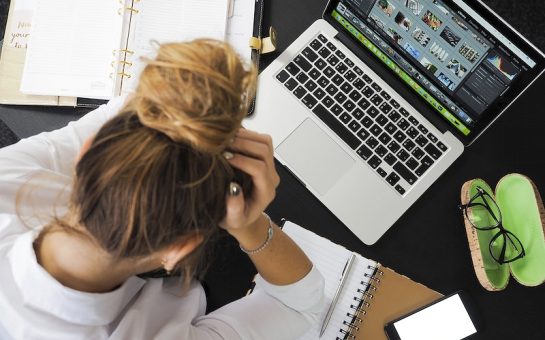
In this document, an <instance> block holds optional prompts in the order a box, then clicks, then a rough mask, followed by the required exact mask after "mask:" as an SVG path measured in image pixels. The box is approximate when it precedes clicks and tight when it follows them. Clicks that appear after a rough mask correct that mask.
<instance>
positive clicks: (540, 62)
mask: <svg viewBox="0 0 545 340" xmlns="http://www.w3.org/2000/svg"><path fill="white" fill-rule="evenodd" d="M544 69H545V55H544V54H543V53H542V52H540V51H539V50H538V49H537V48H536V47H535V46H533V45H532V44H531V43H530V42H528V41H527V40H526V39H525V38H523V37H522V36H521V35H520V34H519V33H517V32H516V31H515V30H514V29H513V28H512V27H511V26H509V25H508V24H507V23H506V22H505V21H504V20H502V19H501V18H500V17H499V16H498V15H497V14H495V13H494V12H493V11H492V10H491V9H490V8H488V7H487V6H486V5H485V4H483V3H482V2H479V1H467V2H466V1H463V0H330V1H329V3H328V5H327V7H326V9H325V11H324V13H323V16H322V18H321V19H319V20H317V21H315V22H314V23H313V24H312V25H311V26H310V27H309V28H308V29H307V30H306V31H305V32H304V33H303V34H301V35H300V36H299V37H298V38H297V39H296V41H295V42H293V43H292V44H291V45H290V46H289V47H288V48H287V49H286V50H285V51H284V52H283V53H282V54H281V55H280V56H279V57H278V58H276V60H274V61H273V62H272V63H271V64H270V65H269V66H268V67H267V68H266V69H265V70H264V71H263V72H262V73H261V75H260V76H259V82H258V91H259V95H258V97H257V102H256V108H255V113H254V114H253V115H252V116H250V117H249V118H247V119H246V120H245V122H244V125H245V126H246V127H247V128H249V129H253V130H257V131H260V132H264V133H268V134H270V135H271V136H272V138H273V143H274V147H275V157H276V159H277V160H278V161H279V162H280V163H281V164H282V165H284V166H285V167H286V168H287V169H288V170H289V171H290V172H291V173H292V174H293V175H294V176H296V178H297V179H299V181H300V182H301V183H303V184H304V185H305V186H306V187H307V188H308V190H310V191H311V192H312V193H313V194H314V195H315V196H316V197H317V198H318V199H319V200H320V201H321V202H322V203H323V204H324V205H325V206H326V207H327V208H328V209H329V210H330V211H331V212H332V213H333V214H334V215H335V216H337V217H338V218H339V219H340V220H341V221H342V222H343V223H344V224H345V225H346V226H347V227H348V228H349V229H350V230H351V231H352V232H353V233H354V234H355V235H356V236H357V237H358V238H359V239H361V240H362V241H363V242H364V243H366V244H368V245H371V244H373V243H375V242H376V241H377V240H378V239H379V238H380V237H381V236H382V235H383V234H384V233H385V232H386V231H387V230H388V229H389V228H390V227H391V226H392V225H393V224H394V223H395V222H396V220H398V219H399V217H400V216H401V215H402V214H403V213H404V212H405V211H406V210H407V209H408V208H409V207H410V206H411V205H412V204H413V203H414V202H415V201H416V200H417V199H418V198H419V197H420V196H422V194H423V193H424V192H425V191H426V190H427V189H428V188H429V187H430V186H431V185H432V183H434V182H435V181H436V180H437V179H438V177H439V176H440V175H441V174H442V173H443V172H445V170H446V169H447V168H448V167H449V166H450V165H451V164H452V163H453V162H454V161H455V160H456V159H457V158H458V157H459V156H460V155H461V154H462V152H463V151H464V148H466V147H468V146H470V145H471V144H472V143H473V142H474V141H475V140H476V139H477V138H478V137H479V136H480V135H481V134H482V133H483V132H484V131H485V130H486V129H487V128H488V127H490V125H492V123H493V122H494V121H495V120H496V119H497V118H498V117H499V116H500V115H501V114H502V113H503V112H504V111H505V110H506V109H507V108H508V107H509V106H510V105H511V104H512V103H513V102H514V101H515V100H516V99H517V98H518V97H519V96H520V95H521V94H522V93H523V92H524V91H525V90H526V89H527V88H528V87H529V86H530V85H531V84H532V83H533V82H534V81H535V80H536V79H537V78H538V77H539V76H540V75H542V73H543V71H544Z"/></svg>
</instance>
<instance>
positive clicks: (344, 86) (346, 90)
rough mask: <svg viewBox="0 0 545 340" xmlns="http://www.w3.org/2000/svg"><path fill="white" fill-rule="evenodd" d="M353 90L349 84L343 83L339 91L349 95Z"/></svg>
mask: <svg viewBox="0 0 545 340" xmlns="http://www.w3.org/2000/svg"><path fill="white" fill-rule="evenodd" d="M353 89H354V88H353V87H352V85H350V83H348V82H344V84H342V85H341V91H343V92H344V93H346V94H348V93H350V91H352V90H353Z"/></svg>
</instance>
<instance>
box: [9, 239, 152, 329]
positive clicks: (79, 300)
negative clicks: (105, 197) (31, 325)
mask: <svg viewBox="0 0 545 340" xmlns="http://www.w3.org/2000/svg"><path fill="white" fill-rule="evenodd" d="M37 235H38V233H37V232H36V231H29V232H27V233H25V234H23V235H21V236H20V237H18V238H17V240H16V241H15V243H14V245H13V248H12V249H11V250H10V252H9V254H8V261H9V263H10V266H11V270H12V273H13V278H14V280H15V284H16V285H17V287H18V288H19V290H20V293H21V297H22V299H23V303H24V305H25V306H27V307H31V308H33V309H37V310H39V311H41V312H44V313H49V314H52V315H54V316H56V317H58V318H60V319H63V320H66V321H68V322H71V323H76V324H82V325H90V326H101V325H107V324H110V323H111V322H112V321H114V319H115V318H116V317H117V316H118V315H119V314H120V313H121V311H122V310H123V308H125V306H126V305H127V303H129V301H131V300H132V298H133V297H134V296H135V295H136V294H137V293H138V292H139V291H140V289H141V288H142V287H143V286H144V284H145V283H146V281H145V280H143V279H140V278H138V277H136V276H133V277H131V278H129V279H128V280H127V281H125V283H123V285H121V286H120V287H119V288H117V289H116V290H114V291H111V292H108V293H86V292H80V291H77V290H74V289H71V288H68V287H66V286H63V285H62V284H61V283H60V282H58V281H57V280H56V279H55V278H54V277H52V276H51V275H50V274H49V273H48V272H47V271H46V270H45V269H44V268H43V267H42V266H41V265H40V264H39V263H38V261H37V259H36V254H35V252H34V248H33V245H32V243H33V242H34V239H35V238H36V237H37Z"/></svg>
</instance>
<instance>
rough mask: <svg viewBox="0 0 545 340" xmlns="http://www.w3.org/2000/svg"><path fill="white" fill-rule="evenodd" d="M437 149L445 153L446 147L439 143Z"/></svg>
mask: <svg viewBox="0 0 545 340" xmlns="http://www.w3.org/2000/svg"><path fill="white" fill-rule="evenodd" d="M437 147H438V148H439V150H441V151H447V149H448V148H447V146H446V145H445V144H443V143H441V142H439V143H437Z"/></svg>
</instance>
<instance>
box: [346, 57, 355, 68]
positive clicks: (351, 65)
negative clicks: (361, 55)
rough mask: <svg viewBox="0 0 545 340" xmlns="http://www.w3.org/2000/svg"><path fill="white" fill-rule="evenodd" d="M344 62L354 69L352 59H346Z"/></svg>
mask: <svg viewBox="0 0 545 340" xmlns="http://www.w3.org/2000/svg"><path fill="white" fill-rule="evenodd" d="M344 62H345V63H346V65H347V66H348V67H353V66H354V63H353V62H352V60H350V59H345V61H344Z"/></svg>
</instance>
